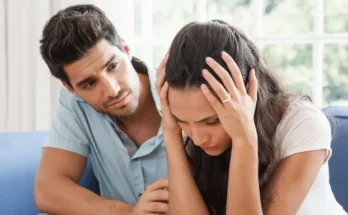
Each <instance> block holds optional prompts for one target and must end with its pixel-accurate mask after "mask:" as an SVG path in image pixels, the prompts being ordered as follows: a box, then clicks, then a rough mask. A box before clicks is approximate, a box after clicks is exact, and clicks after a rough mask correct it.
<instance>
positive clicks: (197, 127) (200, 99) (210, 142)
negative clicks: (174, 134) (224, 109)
mask: <svg viewBox="0 0 348 215" xmlns="http://www.w3.org/2000/svg"><path fill="white" fill-rule="evenodd" d="M168 100H169V106H170V109H171V112H172V114H173V115H174V117H175V118H176V120H177V122H178V124H179V126H180V127H181V129H182V130H183V131H184V132H185V133H186V134H187V136H189V137H190V138H191V139H192V140H193V142H194V144H195V145H196V146H199V147H201V148H202V149H203V150H204V151H205V152H206V153H207V154H208V155H211V156H218V155H220V154H222V153H223V152H224V151H225V150H226V149H227V148H228V147H230V146H231V144H232V142H231V138H230V137H229V135H228V134H227V133H226V132H225V129H224V128H223V126H222V124H221V123H220V120H219V118H218V116H217V114H216V112H215V110H214V109H213V107H212V106H211V105H210V103H209V102H208V100H207V99H206V98H205V96H204V94H203V93H202V91H201V89H199V88H188V89H184V90H178V89H173V88H169V92H168Z"/></svg>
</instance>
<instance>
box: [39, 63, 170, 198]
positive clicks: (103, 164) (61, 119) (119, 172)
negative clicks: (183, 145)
mask: <svg viewBox="0 0 348 215" xmlns="http://www.w3.org/2000/svg"><path fill="white" fill-rule="evenodd" d="M149 79H150V83H151V92H152V95H153V97H154V100H155V103H156V107H157V109H158V111H159V112H160V113H161V111H160V103H159V97H158V95H157V92H156V88H155V79H156V74H155V71H153V70H149ZM44 146H45V147H54V148H59V149H63V150H67V151H71V152H75V153H77V154H80V155H83V156H86V157H87V156H90V157H91V160H92V165H93V170H94V173H95V175H96V177H97V179H98V181H99V186H100V194H101V196H103V197H105V198H108V199H117V200H120V201H122V202H125V203H128V204H135V203H136V202H137V201H138V200H139V194H141V193H143V192H144V191H145V189H146V187H147V186H148V185H150V184H152V183H154V182H155V181H157V180H158V179H159V178H166V177H167V160H166V151H165V146H164V142H163V135H162V129H160V130H159V131H158V134H157V136H155V137H153V138H150V139H149V140H147V141H146V142H145V143H143V144H142V145H141V146H140V147H139V148H138V149H137V150H136V151H135V150H134V143H133V142H132V141H131V140H130V139H129V138H127V137H126V134H124V133H122V131H121V130H120V129H118V127H117V123H116V122H115V121H114V120H112V118H111V117H110V116H108V115H105V114H101V113H98V112H97V111H96V110H95V109H94V108H92V107H91V106H90V105H89V104H87V102H85V101H83V100H82V99H79V98H76V97H74V96H73V95H72V94H70V93H69V92H68V91H67V90H66V89H62V91H61V94H60V99H59V108H58V113H57V116H56V117H55V118H54V120H53V125H52V128H51V130H50V132H49V135H48V139H47V140H46V142H45V144H44ZM132 149H133V150H132ZM132 151H133V152H132Z"/></svg>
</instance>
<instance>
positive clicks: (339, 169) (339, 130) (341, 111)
mask: <svg viewBox="0 0 348 215" xmlns="http://www.w3.org/2000/svg"><path fill="white" fill-rule="evenodd" d="M324 113H325V114H326V115H327V116H329V119H331V120H330V123H331V127H332V135H333V137H332V138H333V139H332V143H331V147H332V157H331V159H330V160H329V168H330V184H331V187H332V191H333V193H334V194H335V197H336V199H337V201H338V202H339V203H340V204H341V205H342V206H343V208H344V209H345V210H346V211H348V168H347V165H348V107H328V108H325V109H324Z"/></svg>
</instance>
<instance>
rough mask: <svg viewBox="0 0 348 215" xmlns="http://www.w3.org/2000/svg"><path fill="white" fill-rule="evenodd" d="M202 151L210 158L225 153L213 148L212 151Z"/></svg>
mask: <svg viewBox="0 0 348 215" xmlns="http://www.w3.org/2000/svg"><path fill="white" fill-rule="evenodd" d="M202 150H203V151H204V152H205V153H206V154H207V155H209V156H219V155H221V154H222V153H223V152H224V151H221V150H220V149H217V148H215V149H214V148H211V149H203V148H202Z"/></svg>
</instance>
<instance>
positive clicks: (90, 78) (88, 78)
mask: <svg viewBox="0 0 348 215" xmlns="http://www.w3.org/2000/svg"><path fill="white" fill-rule="evenodd" d="M92 80H93V78H92V77H87V78H85V79H83V80H82V81H79V82H78V83H77V84H76V86H77V87H82V86H83V85H85V84H87V83H89V82H90V81H92Z"/></svg>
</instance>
